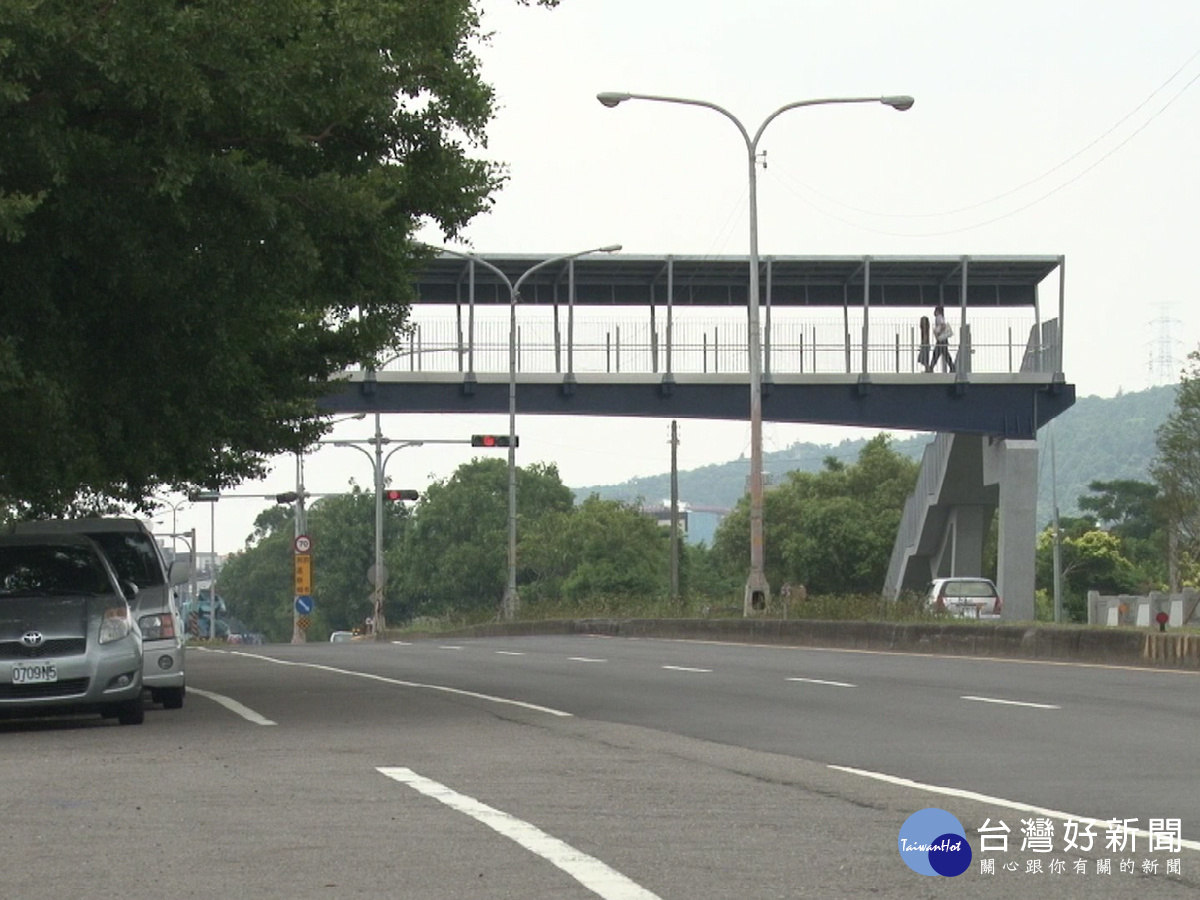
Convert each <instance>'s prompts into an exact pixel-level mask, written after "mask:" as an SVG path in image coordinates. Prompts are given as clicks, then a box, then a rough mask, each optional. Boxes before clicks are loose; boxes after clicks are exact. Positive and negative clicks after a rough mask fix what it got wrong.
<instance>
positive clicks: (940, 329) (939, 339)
mask: <svg viewBox="0 0 1200 900" xmlns="http://www.w3.org/2000/svg"><path fill="white" fill-rule="evenodd" d="M952 337H954V329H953V328H951V327H950V323H949V322H947V321H946V311H945V310H944V309H943V308H942V307H940V306H935V307H934V308H933V340H934V345H933V358H932V359H931V360H930V361H929V369H928V370H927V371H933V369H934V367H936V366H937V362H938V360H939V359H942V360H945V362H946V370H947V371H950V372H953V371H954V358H953V357H952V356H951V355H950V338H952Z"/></svg>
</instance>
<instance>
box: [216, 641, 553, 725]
mask: <svg viewBox="0 0 1200 900" xmlns="http://www.w3.org/2000/svg"><path fill="white" fill-rule="evenodd" d="M227 652H228V653H229V654H230V655H231V656H245V657H247V658H248V659H261V660H263V661H264V662H271V663H275V664H276V665H280V666H301V667H303V668H306V669H318V670H320V671H322V672H333V673H335V674H337V675H352V676H354V677H355V678H366V679H367V680H368V681H381V682H383V683H384V684H395V685H399V686H400V687H410V688H423V689H424V690H427V691H441V692H442V693H443V694H455V695H457V696H459V697H473V698H474V699H476V700H486V701H488V702H489V703H503V704H505V705H507V706H519V707H521V708H522V709H530V710H533V711H534V712H543V713H548V714H549V715H552V716H560V717H562V718H567V719H569V718H572V717H573V715H574V714H573V713H569V712H563V711H562V710H561V709H552V708H551V707H549V706H538V705H537V704H536V703H526V702H525V701H524V700H509V699H508V698H507V697H495V696H493V695H491V694H480V693H477V692H475V691H464V690H461V689H459V688H452V687H446V686H445V685H444V684H424V683H422V682H420V681H401V680H400V679H399V678H387V677H386V676H383V675H375V674H373V673H371V672H356V671H354V670H353V669H338V668H335V667H333V666H322V665H318V664H317V663H302V662H292V661H291V660H287V659H275V658H274V657H271V656H263V655H262V654H261V653H244V652H240V651H232V650H231V651H227Z"/></svg>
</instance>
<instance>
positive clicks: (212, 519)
mask: <svg viewBox="0 0 1200 900" xmlns="http://www.w3.org/2000/svg"><path fill="white" fill-rule="evenodd" d="M208 521H209V541H210V544H209V547H210V549H211V550H212V558H211V559H210V560H209V579H208V639H209V640H210V641H215V640H216V639H217V504H216V503H213V504H212V505H211V506H210V507H209V508H208Z"/></svg>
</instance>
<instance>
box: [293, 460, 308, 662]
mask: <svg viewBox="0 0 1200 900" xmlns="http://www.w3.org/2000/svg"><path fill="white" fill-rule="evenodd" d="M293 513H294V515H293V518H294V519H295V521H294V522H293V523H292V524H293V525H294V526H295V536H296V537H300V535H302V534H304V533H305V522H304V454H302V453H297V454H296V501H295V507H294V509H293ZM294 558H295V557H293V559H294ZM294 599H295V597H294V595H293V600H294ZM307 640H308V634H307V633H306V632H305V631H304V629H302V628H301V627H300V610H299V609H297V608H296V604H295V603H292V643H293V644H303V643H305V642H306V641H307Z"/></svg>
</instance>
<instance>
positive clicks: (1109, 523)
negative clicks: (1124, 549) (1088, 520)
mask: <svg viewBox="0 0 1200 900" xmlns="http://www.w3.org/2000/svg"><path fill="white" fill-rule="evenodd" d="M1088 491H1089V492H1091V494H1092V496H1087V495H1084V496H1082V497H1080V498H1079V508H1080V509H1081V510H1083V511H1084V512H1088V513H1092V514H1093V515H1094V516H1095V517H1096V521H1097V523H1098V524H1100V525H1101V526H1102V527H1103V528H1104V529H1105V530H1106V531H1111V532H1112V533H1113V534H1115V535H1117V536H1119V537H1121V538H1125V539H1128V538H1137V539H1142V540H1144V539H1146V538H1149V537H1150V536H1151V535H1152V534H1154V532H1155V531H1156V530H1157V529H1158V527H1159V523H1158V510H1157V509H1156V503H1157V501H1158V494H1159V490H1158V487H1157V486H1156V485H1153V484H1149V483H1148V482H1145V481H1135V480H1133V479H1131V478H1118V479H1116V480H1115V481H1093V482H1092V483H1091V484H1089V485H1088Z"/></svg>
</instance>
